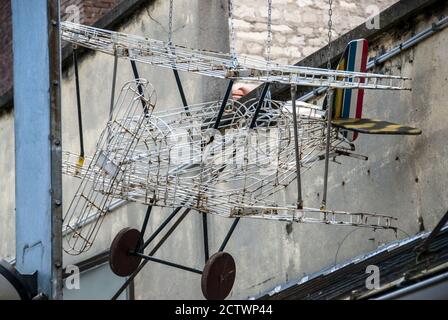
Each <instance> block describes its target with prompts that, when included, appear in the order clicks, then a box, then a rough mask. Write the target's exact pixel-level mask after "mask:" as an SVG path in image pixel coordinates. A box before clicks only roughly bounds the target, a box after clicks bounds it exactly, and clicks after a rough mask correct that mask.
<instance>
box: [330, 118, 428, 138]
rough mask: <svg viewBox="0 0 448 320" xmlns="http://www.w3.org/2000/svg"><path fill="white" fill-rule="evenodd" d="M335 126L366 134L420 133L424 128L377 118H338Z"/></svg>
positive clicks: (334, 121)
mask: <svg viewBox="0 0 448 320" xmlns="http://www.w3.org/2000/svg"><path fill="white" fill-rule="evenodd" d="M332 124H333V126H335V127H337V128H340V129H344V130H349V131H353V132H359V133H365V134H390V135H419V134H421V133H422V130H420V129H418V128H413V127H408V126H404V125H401V124H397V123H393V122H388V121H384V120H376V119H365V118H361V119H355V118H347V119H336V120H333V121H332Z"/></svg>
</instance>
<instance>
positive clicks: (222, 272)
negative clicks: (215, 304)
mask: <svg viewBox="0 0 448 320" xmlns="http://www.w3.org/2000/svg"><path fill="white" fill-rule="evenodd" d="M235 276H236V265H235V260H233V257H232V256H231V255H230V254H228V253H226V252H218V253H215V254H214V255H213V256H211V257H210V259H209V260H208V261H207V263H206V264H205V267H204V270H203V272H202V279H201V288H202V294H203V295H204V297H205V298H206V299H207V300H224V299H225V298H226V297H227V296H228V295H229V293H230V291H231V290H232V288H233V284H234V282H235Z"/></svg>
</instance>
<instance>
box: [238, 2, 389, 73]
mask: <svg viewBox="0 0 448 320" xmlns="http://www.w3.org/2000/svg"><path fill="white" fill-rule="evenodd" d="M395 2H397V0H377V1H370V0H361V1H347V0H334V1H333V8H334V10H333V28H334V34H333V37H334V39H335V38H337V37H338V36H340V35H342V34H344V33H346V32H347V31H350V30H351V29H353V28H354V27H356V26H358V25H360V24H361V23H363V22H364V21H366V19H367V18H370V17H372V16H374V15H376V14H377V13H379V12H380V11H382V10H383V9H385V8H387V7H389V6H390V5H391V4H393V3H395ZM234 7H235V13H234V20H235V22H234V25H235V34H236V48H237V51H238V52H239V53H243V54H247V55H253V56H257V57H265V54H266V52H265V43H266V39H267V26H266V23H267V15H268V9H267V8H268V5H267V1H259V0H234ZM328 8H329V5H328V1H323V0H273V1H272V31H273V39H272V51H271V58H272V60H274V61H276V62H279V63H290V64H294V63H296V62H297V61H299V60H301V59H302V58H304V57H306V56H308V55H309V54H311V53H313V52H315V51H316V50H317V49H320V48H321V47H323V46H324V45H326V44H327V43H328V36H327V32H328V27H327V23H328Z"/></svg>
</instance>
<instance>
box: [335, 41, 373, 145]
mask: <svg viewBox="0 0 448 320" xmlns="http://www.w3.org/2000/svg"><path fill="white" fill-rule="evenodd" d="M368 47H369V43H368V41H367V40H365V39H359V40H353V41H351V42H350V43H349V44H348V46H347V49H346V50H345V52H344V55H343V56H342V58H341V61H340V62H339V64H338V67H337V70H343V71H354V72H366V69H367V55H368ZM361 82H364V79H361ZM363 101H364V90H362V89H336V90H335V95H334V104H333V110H334V111H333V119H334V120H338V119H348V118H352V119H353V118H355V119H360V118H361V117H362V107H363ZM343 134H344V136H345V137H346V138H347V139H348V140H350V141H355V140H356V138H357V137H358V133H357V132H353V131H345V130H344V131H343Z"/></svg>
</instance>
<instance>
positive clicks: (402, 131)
mask: <svg viewBox="0 0 448 320" xmlns="http://www.w3.org/2000/svg"><path fill="white" fill-rule="evenodd" d="M368 48H369V43H368V41H367V40H365V39H359V40H353V41H351V42H350V43H349V44H348V46H347V49H346V50H345V52H344V55H343V56H342V58H341V61H340V62H339V64H338V66H337V70H341V71H353V72H366V70H367V55H368ZM363 81H364V80H363V79H361V80H360V82H363ZM334 93H335V94H334V100H333V121H332V123H333V125H334V126H336V127H338V128H339V129H340V130H341V132H342V134H343V135H344V136H345V137H346V138H347V139H348V140H349V141H355V140H356V138H357V137H358V134H359V133H365V134H393V135H419V134H421V133H422V131H421V130H420V129H418V128H413V127H409V126H404V125H401V124H396V123H392V122H388V121H383V120H376V119H365V118H362V107H363V102H364V90H363V89H336V90H335V92H334Z"/></svg>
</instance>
